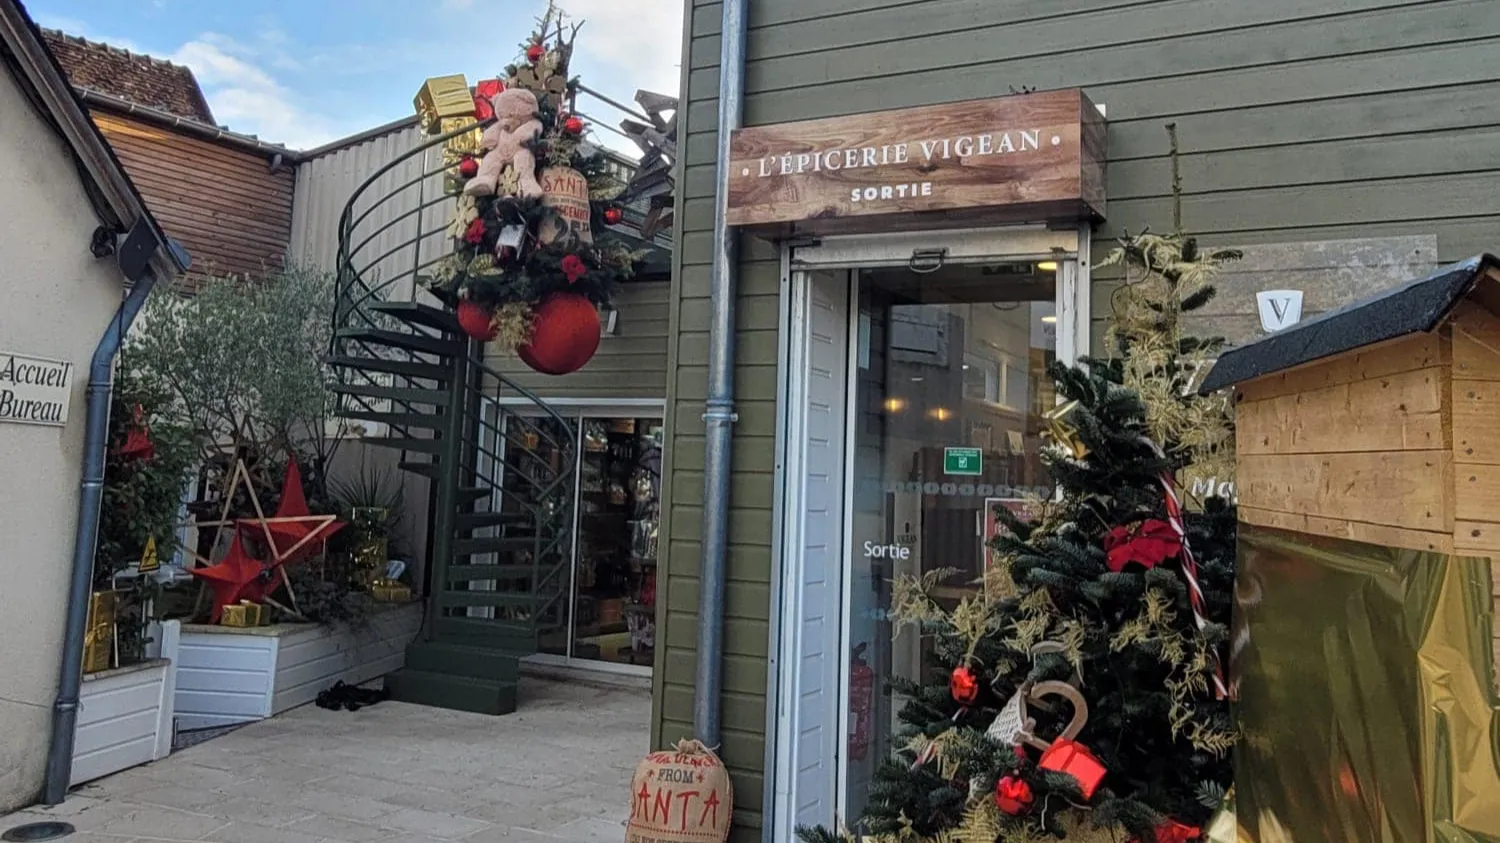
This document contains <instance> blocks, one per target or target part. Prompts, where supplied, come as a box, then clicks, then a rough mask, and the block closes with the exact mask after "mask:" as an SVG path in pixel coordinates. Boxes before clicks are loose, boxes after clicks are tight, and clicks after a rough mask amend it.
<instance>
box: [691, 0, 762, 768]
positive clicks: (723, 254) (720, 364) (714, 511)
mask: <svg viewBox="0 0 1500 843" xmlns="http://www.w3.org/2000/svg"><path fill="white" fill-rule="evenodd" d="M748 5H749V0H724V17H723V27H722V30H721V31H722V33H723V34H722V36H721V39H722V40H721V42H720V47H719V151H718V164H717V172H718V186H717V188H716V189H715V208H714V254H713V276H712V281H711V287H710V293H709V295H710V304H709V306H710V316H709V335H708V403H707V407H706V412H705V413H704V414H703V421H704V423H705V426H706V428H707V431H706V436H707V442H706V445H705V447H704V465H703V567H702V570H701V572H700V574H699V579H698V670H697V677H696V678H697V682H696V683H694V690H693V732H694V735H695V736H696V737H697V738H698V740H700V741H702V742H703V743H704V744H706V745H707V746H710V747H716V746H718V745H719V709H720V702H721V701H720V688H721V687H722V685H723V661H724V585H725V581H726V579H727V576H726V571H725V569H726V567H727V562H728V557H729V477H730V445H731V442H732V441H733V439H734V423H735V422H736V421H737V420H738V416H737V415H736V414H735V412H734V297H735V278H736V275H737V274H738V273H737V270H738V266H737V263H738V260H739V241H738V232H737V231H735V230H734V229H732V228H730V227H729V226H728V225H727V224H726V222H725V220H726V209H727V207H728V202H729V193H728V188H729V140H730V134H731V133H732V132H733V131H734V130H735V129H738V128H739V127H740V120H741V115H742V113H743V111H744V104H745V31H746V28H747V26H746V24H747V18H746V13H747V7H748Z"/></svg>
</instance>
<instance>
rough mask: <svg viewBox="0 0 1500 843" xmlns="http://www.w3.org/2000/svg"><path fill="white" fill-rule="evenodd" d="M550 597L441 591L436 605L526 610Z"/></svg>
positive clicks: (504, 592) (498, 592)
mask: <svg viewBox="0 0 1500 843" xmlns="http://www.w3.org/2000/svg"><path fill="white" fill-rule="evenodd" d="M552 597H553V595H551V594H533V593H531V592H529V591H443V592H439V593H438V595H437V604H438V606H440V607H442V608H445V609H488V608H495V609H516V608H519V609H526V608H530V607H532V606H537V605H540V604H542V603H546V602H548V601H550V600H551V599H552Z"/></svg>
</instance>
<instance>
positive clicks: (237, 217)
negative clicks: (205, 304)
mask: <svg viewBox="0 0 1500 843" xmlns="http://www.w3.org/2000/svg"><path fill="white" fill-rule="evenodd" d="M93 118H94V123H95V124H96V125H97V126H98V127H99V129H100V131H102V132H103V133H104V137H105V138H106V139H107V140H108V141H109V144H110V146H111V147H113V148H114V151H115V154H116V155H117V156H119V158H120V162H121V163H122V164H124V165H125V171H126V173H128V174H129V176H130V179H131V181H133V182H135V184H136V187H137V188H139V189H140V191H141V195H142V196H143V197H145V199H146V204H147V205H148V206H149V207H150V208H151V213H152V215H154V216H155V217H156V219H157V221H158V222H160V223H161V226H162V228H163V229H165V231H166V233H167V235H168V236H170V237H172V238H174V239H176V240H177V241H178V242H180V243H181V244H182V245H183V246H184V247H186V248H187V250H188V252H189V253H190V254H191V255H192V256H193V268H192V272H191V274H190V277H191V276H203V275H218V276H224V275H246V276H252V277H253V276H257V275H260V274H263V273H264V272H265V271H267V270H269V269H275V268H278V267H280V266H281V265H282V263H283V261H284V260H285V257H286V252H287V246H288V244H289V243H290V241H291V234H292V190H293V186H294V180H295V176H294V171H293V169H292V168H291V167H285V168H283V169H282V170H281V171H280V172H276V173H272V172H271V171H270V162H269V159H268V158H267V157H266V156H263V155H258V154H256V153H253V152H249V151H246V150H241V149H236V148H233V147H229V146H225V145H222V144H216V143H213V142H211V141H208V140H204V139H202V138H198V137H194V136H192V135H186V134H179V133H176V132H173V131H171V130H170V129H166V128H163V127H161V126H157V125H155V124H153V123H146V122H143V121H140V120H134V119H132V118H130V117H125V116H121V115H116V114H110V113H108V112H104V111H97V110H96V111H94V112H93Z"/></svg>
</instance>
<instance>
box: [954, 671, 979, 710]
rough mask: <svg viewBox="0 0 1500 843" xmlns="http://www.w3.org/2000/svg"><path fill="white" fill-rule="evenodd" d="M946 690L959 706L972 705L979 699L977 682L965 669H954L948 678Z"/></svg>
mask: <svg viewBox="0 0 1500 843" xmlns="http://www.w3.org/2000/svg"><path fill="white" fill-rule="evenodd" d="M948 690H949V691H951V692H952V693H953V699H955V700H957V701H958V704H959V705H973V704H974V701H975V700H977V699H979V680H978V679H976V678H975V677H974V671H972V670H970V669H968V668H967V667H955V668H953V673H952V675H950V676H949V677H948Z"/></svg>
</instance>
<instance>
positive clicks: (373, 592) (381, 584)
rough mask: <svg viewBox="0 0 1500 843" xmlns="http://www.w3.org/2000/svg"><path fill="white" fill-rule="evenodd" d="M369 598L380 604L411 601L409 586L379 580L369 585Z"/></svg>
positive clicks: (394, 581)
mask: <svg viewBox="0 0 1500 843" xmlns="http://www.w3.org/2000/svg"><path fill="white" fill-rule="evenodd" d="M370 596H371V597H374V598H375V599H376V600H377V601H378V602H381V603H405V602H407V601H409V600H411V586H408V585H406V584H405V583H403V582H401V581H399V580H388V579H385V578H381V579H378V580H376V581H375V582H373V583H371V584H370Z"/></svg>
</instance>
